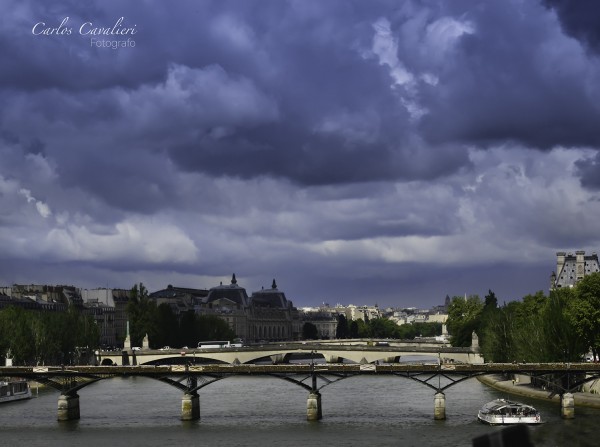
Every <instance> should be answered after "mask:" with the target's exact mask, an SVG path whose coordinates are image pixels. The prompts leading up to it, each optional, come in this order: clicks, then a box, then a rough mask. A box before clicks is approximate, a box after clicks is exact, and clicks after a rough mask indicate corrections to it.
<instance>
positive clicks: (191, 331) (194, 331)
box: [179, 310, 204, 347]
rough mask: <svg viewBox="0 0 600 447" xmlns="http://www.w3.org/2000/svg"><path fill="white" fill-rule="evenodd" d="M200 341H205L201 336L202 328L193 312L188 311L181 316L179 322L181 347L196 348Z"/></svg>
mask: <svg viewBox="0 0 600 447" xmlns="http://www.w3.org/2000/svg"><path fill="white" fill-rule="evenodd" d="M199 341H204V340H203V339H202V337H201V336H200V327H199V324H198V321H197V318H196V313H195V312H194V311H193V310H188V311H187V312H184V313H183V314H182V315H181V319H180V320H179V344H180V345H181V346H190V347H191V346H196V344H197V343H198V342H199Z"/></svg>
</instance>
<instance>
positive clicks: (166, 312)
mask: <svg viewBox="0 0 600 447" xmlns="http://www.w3.org/2000/svg"><path fill="white" fill-rule="evenodd" d="M155 334H156V335H155V337H156V338H155V339H154V340H153V342H154V344H155V345H156V346H180V342H179V322H178V321H177V316H176V315H175V314H174V313H173V310H171V306H169V305H168V304H167V303H162V304H160V305H159V306H158V307H157V309H156V328H155Z"/></svg>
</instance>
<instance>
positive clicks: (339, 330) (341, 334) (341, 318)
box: [335, 314, 349, 339]
mask: <svg viewBox="0 0 600 447" xmlns="http://www.w3.org/2000/svg"><path fill="white" fill-rule="evenodd" d="M348 334H349V328H348V320H347V319H346V316H345V315H343V314H339V315H338V322H337V327H336V329H335V338H338V339H340V338H348Z"/></svg>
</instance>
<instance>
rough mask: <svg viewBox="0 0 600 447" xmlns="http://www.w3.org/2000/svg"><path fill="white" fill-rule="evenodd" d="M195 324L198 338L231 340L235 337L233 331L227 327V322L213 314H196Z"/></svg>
mask: <svg viewBox="0 0 600 447" xmlns="http://www.w3.org/2000/svg"><path fill="white" fill-rule="evenodd" d="M196 324H197V327H198V334H199V336H200V340H198V341H205V340H229V341H231V340H233V339H234V338H235V337H236V334H235V332H233V330H232V329H231V328H230V327H229V325H228V324H227V322H226V321H225V320H223V319H221V318H219V317H217V316H214V315H200V316H197V319H196Z"/></svg>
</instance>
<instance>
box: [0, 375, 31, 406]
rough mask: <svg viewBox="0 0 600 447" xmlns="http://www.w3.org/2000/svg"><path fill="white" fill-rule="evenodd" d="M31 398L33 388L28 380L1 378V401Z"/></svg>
mask: <svg viewBox="0 0 600 447" xmlns="http://www.w3.org/2000/svg"><path fill="white" fill-rule="evenodd" d="M30 398H31V389H30V388H29V383H27V381H26V380H20V379H0V403H2V402H12V401H15V400H23V399H30Z"/></svg>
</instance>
